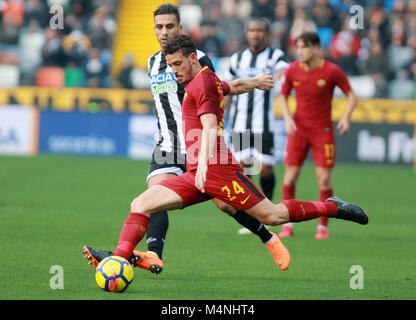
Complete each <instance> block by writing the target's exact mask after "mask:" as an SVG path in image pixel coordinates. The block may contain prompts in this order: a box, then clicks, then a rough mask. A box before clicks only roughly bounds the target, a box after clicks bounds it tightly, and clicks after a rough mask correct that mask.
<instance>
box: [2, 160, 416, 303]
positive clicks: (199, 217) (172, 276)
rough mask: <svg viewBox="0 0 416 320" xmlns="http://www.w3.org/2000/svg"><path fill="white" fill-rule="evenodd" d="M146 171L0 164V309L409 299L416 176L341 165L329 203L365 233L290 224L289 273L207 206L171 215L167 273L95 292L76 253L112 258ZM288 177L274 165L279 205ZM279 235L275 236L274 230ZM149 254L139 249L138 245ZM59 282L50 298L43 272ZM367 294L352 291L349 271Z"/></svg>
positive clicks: (303, 194) (348, 227)
mask: <svg viewBox="0 0 416 320" xmlns="http://www.w3.org/2000/svg"><path fill="white" fill-rule="evenodd" d="M147 169H148V163H147V162H144V161H143V162H142V161H133V160H128V159H121V158H89V157H67V156H45V155H43V156H37V157H31V158H26V157H5V156H2V157H0V230H1V232H0V240H1V250H0V279H2V281H1V282H2V286H1V290H0V299H2V300H6V299H7V300H9V299H11V300H16V299H24V300H31V299H41V300H43V299H47V300H54V299H59V300H66V299H68V300H74V299H76V300H84V299H112V300H114V299H136V300H150V299H152V300H165V299H166V300H176V299H183V300H187V299H198V300H199V299H201V300H214V299H226V300H227V299H230V300H246V299H252V300H260V299H262V300H281V299H337V300H338V299H415V298H416V250H415V245H416V232H415V229H416V205H415V194H416V193H415V186H416V183H415V182H416V175H415V173H414V172H413V169H412V168H410V167H393V166H371V165H347V164H341V163H339V164H337V166H336V168H335V170H334V177H333V180H334V188H335V194H336V195H337V196H339V197H341V198H344V199H346V200H349V201H353V202H356V203H358V204H360V205H362V206H363V207H364V208H365V209H366V210H367V211H368V213H369V216H370V223H369V224H368V225H367V226H362V225H357V224H353V223H350V222H346V221H338V220H331V221H330V232H331V237H330V239H329V240H327V241H318V240H315V239H314V234H315V230H316V224H317V221H308V222H305V223H301V224H297V225H295V236H294V237H293V238H290V239H285V240H283V241H284V243H285V244H286V246H287V248H288V249H289V251H290V253H291V257H292V260H291V266H290V268H289V270H288V271H286V272H283V271H280V270H278V268H277V267H276V265H275V263H274V261H273V259H272V257H271V255H270V254H269V252H268V251H267V249H266V248H265V246H264V245H263V244H261V242H260V240H259V239H258V238H257V237H256V236H253V235H244V236H241V235H238V234H237V230H238V229H239V227H240V226H239V225H238V224H237V223H236V222H234V220H233V219H232V218H230V217H228V216H227V215H226V214H224V213H222V212H220V211H219V210H218V209H216V207H215V206H214V204H213V203H212V202H211V201H209V202H206V203H203V204H199V205H197V206H194V207H190V208H187V209H185V210H178V211H176V212H172V213H171V214H170V229H169V232H168V235H167V239H166V245H165V251H164V260H165V270H164V271H163V272H162V273H161V274H160V275H157V276H156V275H153V274H150V273H148V272H147V271H144V270H141V269H137V268H136V269H135V279H134V281H133V283H132V285H131V286H130V287H129V288H128V290H126V292H124V293H122V294H116V293H107V292H104V291H102V290H101V289H99V288H98V286H97V285H96V283H95V278H94V270H93V268H91V266H89V265H88V264H87V262H86V260H85V259H84V258H83V256H82V246H83V245H84V244H88V245H91V246H94V247H97V248H102V249H107V250H113V249H114V248H115V245H116V243H117V240H118V236H119V232H120V229H121V226H122V224H123V222H124V220H125V219H126V217H127V215H128V213H129V205H130V201H131V200H132V199H133V198H134V197H135V196H136V195H138V194H139V193H141V192H142V191H143V190H145V188H146V184H145V177H146V174H147ZM282 173H283V167H282V166H281V165H277V166H276V174H277V177H278V179H277V180H278V185H277V187H276V190H275V199H274V200H275V201H278V200H280V187H281V179H282ZM297 196H298V198H299V199H304V200H316V199H317V198H318V190H317V184H316V179H315V173H314V167H313V165H312V164H307V165H306V166H305V168H304V169H303V171H302V173H301V177H300V181H299V184H298V188H297ZM272 230H273V231H276V232H277V231H278V230H279V227H273V228H272ZM138 247H139V249H141V250H145V242H144V241H142V242H141V243H140V244H139V246H138ZM54 265H59V266H61V267H62V268H63V272H64V278H63V280H64V281H63V283H64V288H63V289H52V288H51V286H50V281H51V278H52V277H53V276H54V273H50V268H51V267H52V266H54ZM355 265H358V266H361V267H362V270H363V285H364V288H363V289H355V290H354V289H352V288H351V287H350V281H351V278H352V277H354V276H355V275H356V274H353V273H350V268H351V267H352V266H355Z"/></svg>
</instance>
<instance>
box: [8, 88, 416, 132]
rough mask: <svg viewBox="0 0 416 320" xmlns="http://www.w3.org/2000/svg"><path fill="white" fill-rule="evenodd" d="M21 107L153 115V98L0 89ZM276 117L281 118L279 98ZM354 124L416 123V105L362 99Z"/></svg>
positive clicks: (339, 110) (340, 106)
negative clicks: (97, 110) (151, 113)
mask: <svg viewBox="0 0 416 320" xmlns="http://www.w3.org/2000/svg"><path fill="white" fill-rule="evenodd" d="M2 104H3V105H5V104H20V105H30V106H37V107H38V108H40V109H48V108H49V109H54V110H59V111H74V110H80V111H86V110H90V111H91V110H94V109H100V110H104V111H112V112H116V113H121V112H132V113H150V112H152V109H153V99H152V94H151V92H150V90H127V89H92V88H91V89H90V88H88V89H86V88H62V89H55V88H42V87H17V88H15V89H0V105H2ZM346 106H347V101H346V99H344V98H334V100H333V104H332V115H333V119H334V120H338V119H339V118H340V117H341V116H342V115H343V114H344V111H345V109H346ZM289 108H290V109H291V110H292V112H293V110H294V108H295V99H294V98H293V97H290V98H289ZM275 115H276V116H277V117H280V116H281V112H280V109H279V106H278V101H277V99H276V104H275ZM352 121H354V122H375V123H381V122H387V123H409V124H416V102H415V101H414V100H410V101H408V100H406V101H404V100H403V101H399V100H389V99H369V100H359V105H358V107H357V109H356V110H355V111H354V113H353V116H352Z"/></svg>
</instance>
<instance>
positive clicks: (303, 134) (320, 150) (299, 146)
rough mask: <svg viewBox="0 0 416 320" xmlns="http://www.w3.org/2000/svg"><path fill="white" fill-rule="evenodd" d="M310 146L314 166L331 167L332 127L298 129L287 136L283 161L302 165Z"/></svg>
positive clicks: (333, 136)
mask: <svg viewBox="0 0 416 320" xmlns="http://www.w3.org/2000/svg"><path fill="white" fill-rule="evenodd" d="M310 147H312V155H313V160H314V162H315V166H317V167H324V168H332V167H333V166H334V165H335V135H334V130H333V128H332V127H326V128H316V129H315V128H314V129H300V128H298V130H296V133H295V135H294V136H289V135H288V136H287V140H286V152H285V156H284V158H283V163H284V164H287V165H293V166H302V164H303V162H304V161H305V159H306V156H307V155H308V151H309V148H310Z"/></svg>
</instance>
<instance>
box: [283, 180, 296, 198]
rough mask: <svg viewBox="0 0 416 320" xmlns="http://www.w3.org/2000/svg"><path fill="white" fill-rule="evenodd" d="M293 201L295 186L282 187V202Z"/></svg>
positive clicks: (285, 185)
mask: <svg viewBox="0 0 416 320" xmlns="http://www.w3.org/2000/svg"><path fill="white" fill-rule="evenodd" d="M290 199H295V186H289V185H287V184H284V185H282V201H284V200H290Z"/></svg>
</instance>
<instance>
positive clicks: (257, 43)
mask: <svg viewBox="0 0 416 320" xmlns="http://www.w3.org/2000/svg"><path fill="white" fill-rule="evenodd" d="M246 39H247V43H248V45H249V47H250V49H251V50H252V51H255V52H257V51H261V50H263V49H264V48H265V47H266V46H267V45H268V44H269V33H268V32H267V30H266V27H265V25H264V23H262V22H261V21H252V22H250V24H249V25H248V26H247V29H246Z"/></svg>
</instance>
